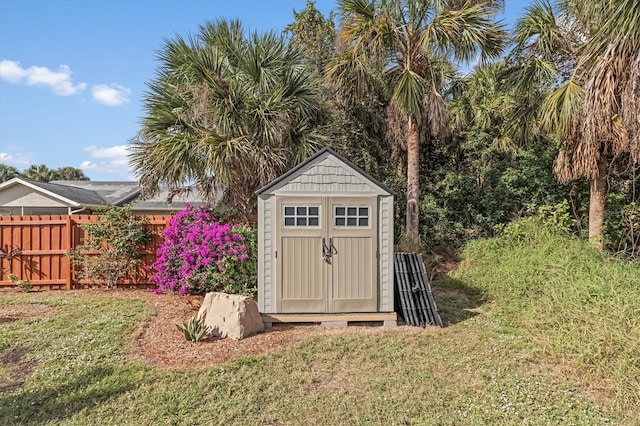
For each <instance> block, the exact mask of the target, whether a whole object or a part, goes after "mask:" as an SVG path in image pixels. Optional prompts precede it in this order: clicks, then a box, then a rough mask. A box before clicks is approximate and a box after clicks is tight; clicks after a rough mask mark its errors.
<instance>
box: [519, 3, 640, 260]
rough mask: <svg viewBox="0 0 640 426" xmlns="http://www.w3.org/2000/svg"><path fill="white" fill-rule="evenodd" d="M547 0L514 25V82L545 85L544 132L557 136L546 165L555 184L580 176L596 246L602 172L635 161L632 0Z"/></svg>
mask: <svg viewBox="0 0 640 426" xmlns="http://www.w3.org/2000/svg"><path fill="white" fill-rule="evenodd" d="M556 9H557V11H559V12H560V13H558V12H557V11H556V10H554V7H553V6H552V5H551V3H549V2H548V1H546V0H544V1H539V2H536V3H535V4H534V6H532V7H531V8H529V9H528V11H527V15H526V16H525V17H524V18H522V19H521V20H520V21H519V22H518V24H517V25H516V41H517V49H516V52H517V55H519V57H520V58H521V61H520V64H519V65H518V67H517V69H516V75H518V76H519V80H520V83H522V86H523V88H525V89H526V87H527V86H528V85H530V84H531V82H533V83H534V84H540V83H541V84H550V85H552V90H551V91H549V93H548V95H547V97H546V99H545V101H544V103H543V106H542V108H541V110H540V121H541V124H542V125H543V127H544V128H546V129H548V130H550V131H553V132H555V133H557V134H558V135H560V137H561V138H562V142H563V146H562V148H561V150H560V151H559V154H558V157H557V159H556V162H555V164H554V172H555V173H556V175H557V177H558V178H559V180H560V181H563V182H568V181H571V180H574V179H578V178H588V179H590V181H591V185H590V202H589V240H590V241H591V242H592V243H593V244H594V245H595V246H596V247H598V248H600V249H602V248H603V247H604V219H605V200H606V178H607V167H608V164H609V162H610V160H611V159H613V158H620V157H621V156H627V157H628V158H629V159H630V160H631V162H632V163H633V164H638V163H640V131H639V130H640V129H639V127H640V124H639V122H640V119H639V117H638V111H640V0H628V1H626V0H615V1H613V0H612V1H607V2H578V1H575V0H563V1H558V2H557V8H556Z"/></svg>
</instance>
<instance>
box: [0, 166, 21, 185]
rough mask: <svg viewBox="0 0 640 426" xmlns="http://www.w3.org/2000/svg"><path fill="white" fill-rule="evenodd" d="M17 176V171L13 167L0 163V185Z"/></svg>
mask: <svg viewBox="0 0 640 426" xmlns="http://www.w3.org/2000/svg"><path fill="white" fill-rule="evenodd" d="M18 176H20V172H19V171H18V169H16V168H15V167H13V166H7V165H6V164H2V163H0V183H2V182H6V181H8V180H9V179H13V178H14V177H18Z"/></svg>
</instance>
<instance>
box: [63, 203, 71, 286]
mask: <svg viewBox="0 0 640 426" xmlns="http://www.w3.org/2000/svg"><path fill="white" fill-rule="evenodd" d="M66 227H67V229H66V231H67V232H66V234H67V243H66V244H65V246H64V250H65V251H66V252H67V253H69V251H70V250H71V248H72V247H73V222H72V221H71V215H67V223H66ZM64 263H65V265H66V266H67V270H66V272H67V276H66V277H65V279H66V287H67V290H71V283H72V282H73V265H72V264H71V258H69V257H68V256H65V262H64Z"/></svg>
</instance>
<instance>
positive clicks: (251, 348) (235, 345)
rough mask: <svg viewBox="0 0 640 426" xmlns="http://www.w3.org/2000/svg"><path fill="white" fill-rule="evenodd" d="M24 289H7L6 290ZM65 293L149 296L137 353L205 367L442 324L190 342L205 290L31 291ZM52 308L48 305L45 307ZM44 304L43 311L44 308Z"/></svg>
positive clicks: (167, 363) (307, 328)
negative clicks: (190, 326) (186, 325)
mask: <svg viewBox="0 0 640 426" xmlns="http://www.w3.org/2000/svg"><path fill="white" fill-rule="evenodd" d="M9 293H16V294H18V293H19V292H17V291H15V290H10V291H8V290H4V289H3V290H2V294H9ZM45 293H48V294H49V295H60V296H76V297H82V296H89V295H90V296H96V295H103V296H106V297H122V298H134V299H142V300H145V301H146V302H147V304H148V306H149V307H150V309H151V311H152V315H151V316H150V317H149V318H148V319H147V320H146V321H145V322H143V323H142V324H140V325H139V327H138V328H137V329H136V330H135V331H134V332H133V335H132V338H131V340H130V342H129V343H128V351H129V353H130V354H131V356H132V358H134V359H135V360H138V361H140V362H143V363H145V364H148V365H151V366H154V367H160V368H198V367H202V368H206V367H212V366H215V365H218V364H221V363H224V362H227V361H229V360H232V359H234V358H238V357H241V356H245V355H260V354H268V353H271V352H273V351H277V350H286V349H287V348H289V347H291V346H292V345H294V344H295V343H297V342H301V341H303V340H304V339H307V338H308V337H310V336H319V335H331V334H359V335H366V334H399V333H410V332H426V333H431V332H436V331H437V330H438V328H436V327H427V328H426V329H420V328H416V327H409V326H399V327H380V326H366V325H365V326H351V327H347V328H330V329H329V328H325V327H322V326H320V325H293V324H274V326H273V327H272V328H270V329H266V330H265V331H263V332H261V333H259V334H256V335H254V336H250V337H248V338H246V339H242V340H233V339H221V338H215V337H212V338H208V339H206V340H204V341H201V342H199V343H192V342H188V341H186V340H185V339H184V336H183V335H182V333H181V332H180V331H179V330H178V329H177V328H176V324H178V323H181V322H183V321H184V320H186V319H188V318H190V317H192V316H193V315H195V314H197V312H198V309H200V305H201V304H202V300H203V297H202V296H176V295H170V294H153V293H151V292H150V291H149V290H130V289H111V290H108V289H89V290H71V291H65V290H52V291H46V292H45V291H40V292H34V293H32V294H34V295H35V294H39V295H42V294H45ZM45 308H48V309H45ZM40 310H42V312H40ZM49 310H51V308H50V307H48V306H46V305H39V304H25V305H21V304H15V305H0V318H4V317H7V318H11V319H14V318H15V319H18V318H26V317H34V316H39V315H40V314H43V313H45V312H48V311H49Z"/></svg>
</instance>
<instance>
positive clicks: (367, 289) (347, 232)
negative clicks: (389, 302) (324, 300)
mask: <svg viewBox="0 0 640 426" xmlns="http://www.w3.org/2000/svg"><path fill="white" fill-rule="evenodd" d="M327 205H328V206H329V212H328V213H329V214H328V215H327V216H328V221H329V223H328V224H327V231H328V236H329V244H330V249H331V258H330V262H331V264H330V265H329V268H328V269H329V271H330V277H329V278H330V282H329V283H328V285H329V306H328V312H375V311H376V308H377V300H378V274H377V270H378V268H377V265H378V262H377V258H376V251H377V248H378V244H377V238H376V237H377V235H378V232H377V231H378V226H377V225H378V220H377V199H376V198H360V197H358V198H351V197H350V198H338V197H335V198H329V199H328V200H327Z"/></svg>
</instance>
